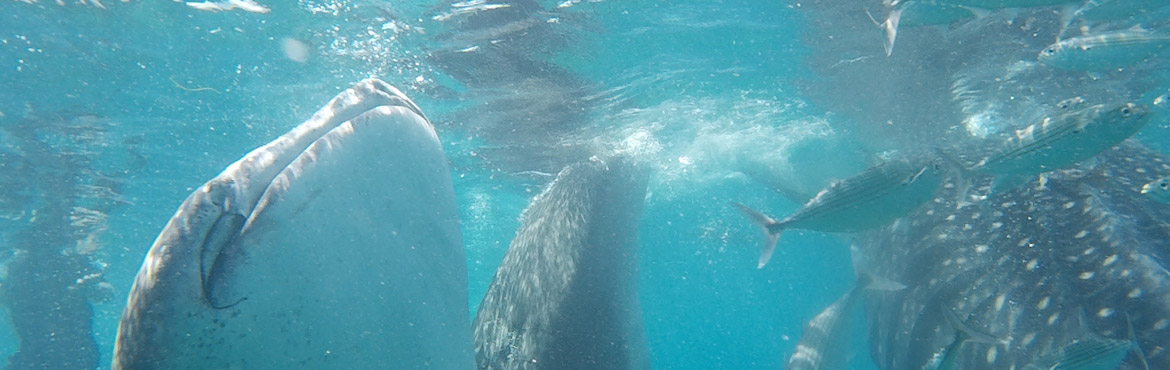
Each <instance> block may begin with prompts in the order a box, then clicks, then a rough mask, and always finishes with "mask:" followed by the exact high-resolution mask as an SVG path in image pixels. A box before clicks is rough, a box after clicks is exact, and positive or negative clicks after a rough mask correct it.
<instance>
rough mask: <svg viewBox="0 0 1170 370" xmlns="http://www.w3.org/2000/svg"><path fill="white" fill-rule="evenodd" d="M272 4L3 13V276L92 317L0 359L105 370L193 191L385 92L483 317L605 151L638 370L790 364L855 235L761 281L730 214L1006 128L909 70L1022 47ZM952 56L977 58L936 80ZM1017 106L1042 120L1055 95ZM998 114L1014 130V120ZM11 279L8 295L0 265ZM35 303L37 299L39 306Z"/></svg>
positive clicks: (605, 16) (773, 25)
mask: <svg viewBox="0 0 1170 370" xmlns="http://www.w3.org/2000/svg"><path fill="white" fill-rule="evenodd" d="M264 5H266V6H267V7H269V8H270V10H271V11H270V12H268V13H265V14H257V13H249V12H244V11H240V10H234V11H225V12H208V11H200V10H197V9H194V8H192V7H189V6H186V5H185V4H183V3H179V2H150V1H130V2H120V1H106V2H103V3H102V6H97V4H96V3H90V4H80V3H77V2H66V3H65V4H64V5H58V4H56V3H55V2H52V1H42V2H34V3H32V4H27V3H24V2H5V3H0V129H2V130H3V131H2V132H0V159H2V160H3V162H2V163H0V182H2V183H3V184H2V186H0V189H2V190H0V195H2V196H0V255H2V256H0V261H5V260H16V259H32V258H44V259H43V261H40V260H38V261H39V262H36V263H33V264H31V265H32V266H34V267H33V271H35V274H38V275H37V276H39V277H44V278H45V279H57V280H60V281H61V283H60V284H58V285H61V286H62V287H63V289H65V290H63V291H62V292H63V293H62V294H70V295H74V296H77V297H81V298H80V299H84V301H81V302H82V303H86V302H87V303H88V305H89V306H90V307H92V314H91V316H90V317H77V315H73V316H68V317H65V318H58V317H52V316H45V315H41V316H38V315H36V314H35V313H19V316H18V317H17V316H14V315H13V312H12V311H11V307H9V310H3V309H0V312H3V316H0V318H4V319H2V320H0V358H4V357H7V356H10V355H12V354H13V353H15V352H16V351H17V348H18V346H19V338H18V337H17V335H16V331H15V330H14V329H13V328H14V327H15V325H13V324H14V322H13V321H14V320H45V322H48V321H50V320H65V321H70V322H74V321H75V322H78V323H80V324H79V326H78V327H76V328H72V329H68V330H89V331H90V335H91V336H92V338H93V340H94V341H95V342H96V348H95V349H93V350H92V351H88V352H87V351H73V350H72V349H61V351H60V352H59V355H60V356H79V357H78V361H79V362H81V363H87V364H88V363H95V364H98V366H99V367H100V368H105V367H108V364H109V362H110V354H111V353H112V351H113V341H114V336H115V332H116V330H117V324H118V322H117V321H118V318H119V316H120V315H121V312H122V309H123V307H124V305H125V302H126V299H127V294H128V292H129V290H130V287H131V284H132V283H133V278H134V275H135V273H136V272H137V271H138V268H139V266H140V264H141V262H142V259H143V257H144V256H145V254H146V251H147V250H148V248H149V247H150V245H151V243H152V242H153V241H154V239H155V237H156V236H157V235H158V232H159V230H161V229H162V228H163V226H164V225H165V223H166V222H167V220H168V219H169V218H170V216H171V215H172V214H173V213H174V212H175V209H176V208H177V207H178V205H179V204H180V203H181V202H182V201H183V199H184V198H186V196H187V195H188V194H190V193H191V192H192V191H193V190H194V189H195V188H196V187H197V186H199V185H200V184H202V183H203V182H204V181H206V180H207V179H210V178H212V177H214V176H215V175H216V174H218V173H219V172H220V171H222V170H223V168H224V167H225V166H226V165H228V164H230V163H232V162H234V161H235V160H236V159H238V158H239V157H240V156H242V155H243V154H245V153H247V152H249V151H250V150H252V149H253V148H255V147H258V146H260V145H263V144H264V143H267V142H268V141H269V140H271V139H273V138H275V137H276V136H279V135H280V134H282V133H284V132H286V131H287V130H289V129H290V128H292V127H294V126H295V125H297V124H298V123H300V122H302V121H303V120H305V119H307V118H308V117H309V116H310V115H311V114H312V113H313V112H314V111H316V110H317V109H318V108H319V107H320V106H321V105H322V104H323V103H324V102H326V101H328V99H330V98H332V97H333V96H335V95H336V94H337V93H338V92H340V91H342V90H343V89H345V88H347V87H349V86H350V85H351V84H353V83H355V82H357V81H359V80H361V79H364V78H370V77H377V78H380V79H382V80H384V81H387V82H388V83H390V84H392V85H395V86H397V87H399V88H400V89H402V90H403V91H404V92H405V93H406V94H407V95H408V96H410V97H411V98H412V99H414V100H415V102H416V103H417V104H418V105H419V106H420V107H422V109H423V110H424V111H425V112H426V114H427V115H428V117H429V118H430V119H431V120H432V121H433V122H434V123H435V125H436V128H437V131H438V134H439V137H440V140H441V141H442V143H443V145H444V150H445V151H446V153H447V156H448V158H449V160H450V162H451V165H452V168H453V173H452V176H453V179H454V183H455V190H456V194H457V199H458V203H459V205H460V214H461V217H462V228H463V237H464V241H465V244H466V253H467V255H466V257H467V262H468V272H469V301H470V305H471V307H469V310H470V311H471V312H472V313H474V312H475V309H476V308H477V307H478V304H479V302H480V299H481V298H482V296H483V294H484V292H485V291H486V290H487V287H488V285H489V284H490V283H491V279H492V277H493V275H494V273H495V269H496V266H497V265H498V264H499V262H500V260H501V259H502V258H503V256H504V253H505V251H506V248H507V246H508V243H509V241H510V240H511V239H512V237H513V236H514V233H515V230H516V228H517V226H518V225H519V220H518V217H519V215H520V212H521V211H522V210H523V209H524V207H525V206H526V205H527V204H528V202H529V201H530V200H531V198H532V196H533V195H535V194H537V193H538V192H540V190H541V189H542V188H543V187H544V186H545V185H546V184H547V182H548V181H549V180H550V179H551V177H550V176H549V175H551V174H555V173H556V171H557V170H558V169H559V168H560V166H563V165H565V164H568V163H572V162H575V161H580V160H585V159H587V158H588V157H589V155H588V154H587V153H588V151H589V150H590V149H591V148H596V147H601V148H605V149H607V150H612V151H617V152H622V153H628V154H632V155H635V156H637V157H639V158H640V159H643V160H645V161H646V162H647V163H649V164H650V166H651V167H652V168H653V170H654V176H653V177H652V179H651V181H650V186H649V195H648V197H647V203H646V208H645V214H644V217H643V219H642V223H641V225H640V227H641V235H640V239H641V246H640V249H639V254H640V261H639V269H640V271H639V294H640V296H641V301H642V308H643V315H644V321H645V329H646V332H647V337H648V339H649V344H650V349H651V358H652V363H653V368H655V369H754V368H781V367H783V364H784V363H785V362H786V359H787V358H788V356H789V355H790V354H791V353H792V351H793V349H794V347H795V346H796V343H797V341H798V340H799V338H800V333H801V330H802V327H803V325H804V323H805V322H807V321H808V320H810V319H811V318H813V317H814V316H815V315H816V314H817V313H819V312H820V311H821V310H822V309H824V307H825V306H827V305H828V304H830V303H831V302H833V301H834V300H836V299H837V298H838V297H839V296H840V295H841V294H843V293H844V292H846V291H847V290H848V289H849V288H850V287H851V286H852V283H853V279H854V277H853V276H854V275H853V268H852V261H851V258H850V252H849V247H850V238H849V236H848V235H837V234H825V233H819V232H814V231H802V230H793V231H789V232H786V233H785V237H784V238H783V239H781V241H780V245H779V247H778V252H777V254H776V255H775V256H774V257H773V259H772V262H771V263H770V264H769V265H768V266H767V267H766V268H764V269H762V270H757V269H755V268H753V267H754V266H755V261H756V257H757V253H758V252H757V249H758V243H759V238H760V235H759V231H758V229H757V228H755V227H754V226H753V225H751V224H750V223H749V222H748V221H747V220H746V219H745V218H744V217H742V215H740V214H739V213H738V212H736V211H735V210H734V209H733V208H731V207H728V206H727V204H728V202H731V201H735V202H742V203H745V204H750V205H754V206H756V207H760V208H763V209H766V210H768V212H769V213H771V214H776V215H780V214H786V213H788V212H790V211H792V210H795V209H797V208H798V207H799V206H800V204H801V203H802V202H803V199H799V198H798V199H789V198H786V197H785V196H783V195H781V193H783V194H784V195H793V194H800V195H803V196H804V197H808V196H811V195H813V194H815V192H816V191H817V189H820V187H822V186H823V185H824V184H826V183H827V182H828V181H829V180H831V179H835V178H841V177H844V176H847V175H848V174H850V173H853V172H856V171H858V170H861V169H864V168H866V167H868V166H869V165H871V164H873V163H876V161H877V160H875V159H874V158H873V154H876V155H877V156H880V155H882V153H886V154H888V153H890V152H896V151H897V150H899V148H904V147H906V146H907V143H916V144H923V145H922V146H924V147H933V146H949V145H952V144H956V143H957V142H960V141H962V140H965V139H964V138H966V137H967V136H966V133H967V132H976V131H979V132H984V131H988V130H990V131H992V132H995V131H1003V132H1006V130H1007V129H1008V128H1007V127H1006V125H1005V127H999V126H995V127H991V128H988V127H985V126H979V127H974V126H977V125H978V123H973V121H971V120H964V119H963V118H964V117H968V116H970V113H969V112H968V111H966V110H964V109H965V108H963V107H960V105H962V104H963V102H962V101H960V99H952V98H951V97H950V96H940V95H938V94H937V91H949V90H952V86H951V85H953V84H954V81H953V80H947V81H939V80H937V79H935V78H933V77H922V76H935V75H941V72H939V71H946V72H947V74H945V75H946V76H948V77H947V79H950V78H951V76H957V75H961V74H962V75H972V76H980V75H981V73H984V72H985V71H987V70H989V69H977V68H975V67H971V65H972V64H974V63H975V62H973V60H993V59H996V58H997V57H1009V56H1010V57H1012V58H1014V57H1019V56H1020V55H1024V54H1027V53H1032V51H1030V49H1028V50H1025V51H1024V52H1020V53H1019V54H1011V53H1006V52H1005V53H1002V54H997V55H988V54H990V53H999V51H998V50H999V49H992V48H991V47H990V46H986V45H976V46H971V45H963V46H954V48H955V49H959V51H955V52H953V53H951V54H950V55H951V56H950V57H946V58H944V57H938V55H936V54H935V53H937V54H939V55H947V50H939V49H945V48H944V47H937V45H938V44H937V43H932V41H931V40H933V39H931V38H932V37H955V38H961V37H964V35H963V34H962V32H963V31H962V29H961V28H957V27H956V28H954V29H951V30H947V29H945V28H944V29H941V30H936V29H926V30H921V31H920V32H919V33H917V34H916V33H914V32H910V31H906V32H904V35H903V36H901V37H902V40H900V41H899V43H901V44H900V45H899V46H897V48H896V49H895V54H894V55H893V56H891V57H889V59H882V61H881V62H877V64H876V65H869V66H868V67H865V68H863V69H854V70H848V71H846V70H845V68H848V67H849V66H851V65H854V64H855V63H863V62H865V61H867V60H871V61H876V60H879V59H878V58H887V57H885V56H884V53H883V49H882V46H881V43H882V39H883V36H882V35H881V33H880V31H879V30H878V29H876V28H867V27H870V25H869V24H868V22H869V21H868V20H864V19H862V18H861V17H864V13H863V12H860V11H858V10H856V9H854V10H850V11H840V10H839V9H837V8H835V7H834V6H836V5H837V4H830V2H813V3H809V4H800V3H798V2H787V1H773V2H766V3H761V2H734V1H676V2H660V1H640V0H639V1H626V2H619V1H612V0H611V1H584V2H566V3H556V2H547V1H546V2H542V3H540V4H539V6H540V8H541V9H543V10H541V11H539V12H536V14H535V15H531V18H532V19H537V20H539V21H540V22H537V23H536V25H528V26H527V27H529V28H528V30H529V31H528V32H527V33H525V32H521V33H519V34H500V33H487V34H480V33H476V32H479V31H477V30H473V29H470V27H471V26H469V25H462V27H461V24H459V23H458V22H459V19H460V18H459V17H458V16H453V17H451V18H446V17H445V16H444V14H445V13H446V12H449V11H451V10H452V9H458V8H457V7H455V8H453V7H451V6H449V5H447V4H432V3H430V2H410V3H405V2H395V3H390V4H387V3H380V2H365V1H344V0H336V1H300V2H297V3H295V4H293V3H291V2H285V3H275V2H272V3H271V4H268V3H266V4H264ZM558 5H571V6H561V7H558ZM872 8H873V9H875V10H880V6H873V7H872ZM996 14H998V13H996ZM996 16H1000V15H996ZM1024 16H1026V14H1025V15H1023V16H1021V17H1024ZM826 17H829V18H826ZM832 17H840V18H837V19H836V20H837V21H839V22H834V19H835V18H832ZM1037 19H1041V18H1037ZM1043 19H1044V20H1045V21H1044V22H1047V20H1046V19H1047V18H1043ZM859 20H864V22H862V21H859ZM1037 23H1042V22H1041V21H1037ZM1147 23H1148V24H1149V25H1151V26H1153V27H1164V26H1165V24H1164V23H1165V22H1161V23H1159V22H1156V21H1154V22H1147ZM1046 25H1047V24H1046ZM948 32H949V34H948ZM996 32H998V31H996ZM1005 33H1006V31H1005ZM1045 35H1046V36H1047V34H1045ZM829 36H833V37H829ZM967 36H968V37H969V35H967ZM500 40H503V41H502V42H500V43H498V44H497V43H494V42H493V41H500ZM286 45H292V47H293V48H301V47H303V48H305V49H306V50H307V57H305V58H304V59H303V60H298V59H302V58H301V57H300V56H298V55H297V51H295V50H293V51H290V50H288V49H287V48H286ZM471 45H482V46H480V47H483V48H484V50H489V48H492V47H496V48H500V49H503V50H507V53H508V54H506V55H523V56H524V57H525V58H528V59H530V60H535V61H538V62H539V65H542V66H548V67H553V68H554V69H555V71H553V70H552V69H541V70H533V71H528V72H530V73H528V74H527V76H528V77H533V79H532V80H529V81H526V82H527V83H525V84H519V85H508V84H507V83H509V82H510V81H511V82H517V81H514V80H515V76H512V75H508V74H506V73H504V72H501V71H503V70H505V69H507V68H505V67H506V66H504V65H503V63H504V62H501V61H499V60H494V59H483V60H474V59H473V60H471V61H470V62H469V61H468V60H455V61H452V60H441V59H439V58H436V57H433V56H434V55H437V54H439V53H443V52H451V51H456V52H457V53H464V54H471V55H474V52H464V51H462V50H465V48H467V47H469V46H471ZM491 45H496V46H491ZM931 45H935V47H934V49H932V46H931ZM979 48H986V49H985V50H984V51H983V52H982V54H980V52H979V50H980V49H979ZM972 49H975V50H974V51H973V50H972ZM485 52H486V51H485ZM968 53H969V54H974V55H977V57H966V54H968ZM1031 55H1034V53H1033V54H1031ZM954 60H965V61H966V62H965V63H967V64H962V63H957V62H956V63H953V64H951V65H946V63H948V62H951V61H954ZM493 63H499V64H493ZM932 63H933V64H932ZM1150 63H1153V62H1150ZM961 64H962V65H964V67H963V68H960V67H955V66H958V65H961ZM842 66H844V67H842ZM1147 67H1149V68H1147V69H1139V70H1140V71H1143V72H1140V73H1142V75H1141V77H1142V78H1137V77H1134V76H1131V75H1124V74H1117V75H1107V76H1105V77H1104V79H1106V80H1108V79H1110V78H1116V79H1121V78H1126V79H1129V80H1127V81H1131V80H1143V81H1146V82H1148V83H1144V84H1137V83H1119V84H1117V85H1116V86H1114V85H1110V86H1108V91H1110V92H1111V93H1114V94H1115V95H1119V96H1123V97H1132V96H1142V95H1150V94H1152V96H1156V95H1158V94H1160V93H1163V92H1165V91H1167V90H1166V89H1167V88H1168V86H1170V85H1168V84H1166V83H1165V80H1166V78H1167V76H1166V72H1165V71H1166V70H1167V69H1165V68H1161V69H1157V68H1154V67H1150V66H1147ZM1155 67H1156V66H1155ZM1163 67H1164V65H1163ZM1151 71H1153V72H1151ZM988 74H993V73H990V72H988ZM879 75H880V76H879ZM997 77H1002V76H997ZM1094 78H1097V79H1100V77H1094ZM1037 80H1040V78H1037ZM1044 81H1048V80H1044ZM1078 81H1080V80H1078ZM1094 81H1096V80H1094ZM1085 84H1090V82H1086V83H1085ZM935 85H937V86H935ZM940 86H941V88H940ZM1037 86H1039V87H1037ZM1045 86H1047V85H1034V86H1033V87H1036V89H1038V90H1042V89H1043V88H1044V87H1045ZM980 91H984V92H985V94H984V95H979V98H980V99H986V100H991V99H999V98H1001V96H999V95H996V94H1000V92H989V91H991V89H982V90H980ZM1117 91H1120V92H1117ZM1032 93H1034V94H1035V95H1029V96H1034V97H1035V99H1032V100H1035V101H1037V102H1040V103H1051V102H1053V101H1058V100H1060V99H1063V98H1064V97H1067V95H1068V94H1060V93H1056V92H1052V91H1050V93H1049V94H1047V95H1046V94H1042V93H1039V92H1035V91H1032ZM1002 94H1006V95H1012V94H1013V92H1002ZM1012 96H1013V99H1014V97H1015V96H1020V97H1023V95H1019V94H1016V95H1012ZM1057 97H1060V99H1057ZM509 99H515V100H509ZM515 101H520V103H518V104H517V103H515ZM1013 101H1014V100H1013ZM976 105H977V104H969V105H968V106H970V107H975V106H976ZM964 107H967V106H964ZM971 109H975V108H971ZM1011 109H1014V107H1006V108H1003V111H1004V112H1003V114H1004V115H1013V114H1017V113H1019V112H1017V111H1011ZM1159 114H1161V113H1159ZM1159 117H1161V116H1159ZM980 130H983V131H980ZM1166 130H1167V122H1166V120H1165V119H1162V118H1159V119H1156V120H1155V121H1154V123H1153V124H1151V125H1150V126H1149V127H1147V129H1146V130H1145V131H1143V132H1141V133H1140V134H1139V135H1138V137H1139V138H1141V139H1142V140H1143V141H1145V142H1146V143H1147V144H1148V145H1150V146H1151V147H1155V148H1161V149H1164V148H1167V147H1170V141H1166V139H1165V138H1166V136H1165V135H1166ZM553 144H555V145H553ZM1163 152H1166V151H1165V150H1163ZM777 184H782V186H781V187H782V189H777V188H776V187H777ZM30 251H40V252H30ZM41 256H54V257H53V258H48V257H41ZM58 257H60V258H58ZM0 263H7V262H0ZM8 265H9V266H12V265H14V264H12V263H9V264H8ZM6 273H7V276H4V275H0V277H3V278H4V280H3V283H4V284H5V285H4V286H3V287H5V288H9V287H10V284H12V283H11V281H13V280H14V279H13V276H12V274H14V273H15V272H14V271H12V270H7V271H6ZM50 277H51V278H50ZM70 282H74V283H72V284H70ZM78 290H83V291H85V293H82V294H77V293H76V291H78ZM44 293H45V294H47V295H48V296H41V297H38V298H36V299H39V300H53V299H54V297H52V296H51V294H53V293H52V292H44ZM11 298H12V297H8V299H11ZM0 299H4V297H0ZM62 304H64V303H62ZM50 306H52V305H50ZM0 307H7V306H0ZM59 307H60V306H59ZM82 311H84V310H82ZM82 311H70V312H82ZM87 324H88V325H87ZM34 325H35V324H34ZM851 337H852V338H851V341H852V342H853V346H852V348H851V349H849V350H847V351H846V353H847V356H848V357H849V358H850V363H851V365H852V368H854V369H876V368H877V367H876V366H874V365H873V364H872V361H870V359H869V358H870V355H869V347H867V344H866V339H865V337H866V334H865V332H864V331H863V330H862V329H858V330H857V331H856V333H854V334H852V335H851ZM79 353H81V354H79ZM84 353H89V355H85V354H84ZM94 353H96V356H100V357H99V358H98V359H96V360H94V361H92V362H91V361H90V360H91V359H90V358H88V357H85V356H92V355H93V354H94Z"/></svg>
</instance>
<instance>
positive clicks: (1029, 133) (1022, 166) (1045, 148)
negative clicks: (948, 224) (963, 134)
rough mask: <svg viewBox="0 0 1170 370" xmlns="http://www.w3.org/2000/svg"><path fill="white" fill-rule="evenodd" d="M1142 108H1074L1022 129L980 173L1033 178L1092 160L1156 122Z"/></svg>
mask: <svg viewBox="0 0 1170 370" xmlns="http://www.w3.org/2000/svg"><path fill="white" fill-rule="evenodd" d="M1149 118H1150V115H1149V110H1148V109H1147V108H1146V107H1145V106H1142V105H1137V104H1133V103H1122V104H1112V105H1104V104H1098V105H1092V106H1088V107H1084V108H1079V109H1073V110H1071V111H1068V112H1066V113H1062V114H1060V115H1057V116H1055V117H1045V118H1044V119H1042V120H1041V121H1040V122H1038V123H1035V124H1033V125H1030V126H1028V127H1025V128H1023V129H1020V130H1016V132H1015V135H1014V137H1012V138H1010V139H1009V140H1008V141H1007V142H1006V143H1005V144H1004V145H1003V147H1002V148H1001V149H1000V150H998V151H996V152H995V153H993V154H992V155H990V156H988V157H986V158H984V159H983V160H982V161H980V162H979V163H978V164H977V165H976V166H975V167H974V171H975V172H981V173H987V174H992V175H1007V176H1033V175H1038V174H1040V173H1044V172H1048V171H1052V170H1056V169H1060V168H1064V167H1067V166H1070V165H1073V164H1076V163H1077V162H1080V161H1083V160H1086V159H1089V158H1092V157H1093V156H1095V155H1097V154H1098V153H1100V152H1102V151H1104V150H1106V149H1109V148H1111V147H1113V146H1115V145H1117V144H1119V143H1121V142H1122V141H1125V139H1127V138H1129V137H1130V136H1133V134H1135V133H1137V131H1138V130H1140V129H1141V128H1142V127H1144V126H1145V125H1146V124H1147V123H1149V121H1150V119H1149Z"/></svg>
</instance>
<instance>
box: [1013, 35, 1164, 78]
mask: <svg viewBox="0 0 1170 370" xmlns="http://www.w3.org/2000/svg"><path fill="white" fill-rule="evenodd" d="M1168 46H1170V35H1164V34H1158V33H1153V32H1150V31H1147V30H1145V29H1142V28H1137V27H1135V28H1131V29H1128V30H1125V31H1117V32H1108V33H1102V34H1097V35H1088V36H1080V37H1074V38H1071V39H1066V40H1061V41H1057V42H1056V43H1054V44H1052V45H1049V46H1048V47H1046V48H1044V50H1041V51H1040V55H1039V56H1038V57H1037V58H1036V59H1037V60H1039V61H1040V63H1044V64H1045V65H1048V66H1052V67H1056V68H1061V69H1067V70H1075V71H1106V70H1112V69H1118V68H1127V67H1131V66H1134V65H1136V64H1138V63H1139V62H1141V61H1143V60H1146V59H1149V58H1151V57H1155V56H1157V55H1158V54H1159V53H1161V52H1162V51H1165V50H1166V49H1167V47H1168Z"/></svg>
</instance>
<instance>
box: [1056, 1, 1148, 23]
mask: <svg viewBox="0 0 1170 370" xmlns="http://www.w3.org/2000/svg"><path fill="white" fill-rule="evenodd" d="M1167 5H1170V3H1167V2H1166V0H1088V1H1085V5H1084V6H1081V7H1080V8H1079V9H1077V11H1076V12H1075V13H1073V17H1076V18H1079V19H1083V20H1087V21H1114V20H1121V19H1128V18H1131V17H1134V16H1138V15H1141V14H1143V13H1151V12H1153V11H1154V10H1157V9H1159V8H1162V7H1165V6H1167Z"/></svg>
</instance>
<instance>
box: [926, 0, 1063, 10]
mask: <svg viewBox="0 0 1170 370" xmlns="http://www.w3.org/2000/svg"><path fill="white" fill-rule="evenodd" d="M938 2H940V3H948V4H954V5H962V6H969V7H974V8H983V9H1011V8H1031V7H1038V6H1055V5H1065V4H1074V3H1080V2H1081V1H1080V0H939V1H938Z"/></svg>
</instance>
